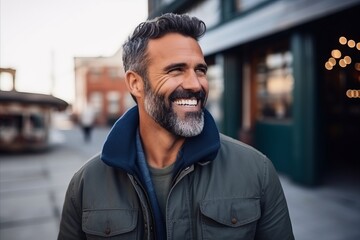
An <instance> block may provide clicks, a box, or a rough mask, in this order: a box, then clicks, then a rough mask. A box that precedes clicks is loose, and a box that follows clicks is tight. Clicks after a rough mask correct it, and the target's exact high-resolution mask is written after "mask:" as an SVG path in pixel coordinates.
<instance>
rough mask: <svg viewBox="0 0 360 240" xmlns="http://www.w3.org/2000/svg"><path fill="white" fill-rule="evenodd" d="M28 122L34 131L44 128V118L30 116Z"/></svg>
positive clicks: (35, 115)
mask: <svg viewBox="0 0 360 240" xmlns="http://www.w3.org/2000/svg"><path fill="white" fill-rule="evenodd" d="M30 122H31V125H32V126H33V128H34V129H42V128H44V127H45V124H44V117H43V116H41V115H37V114H32V115H30Z"/></svg>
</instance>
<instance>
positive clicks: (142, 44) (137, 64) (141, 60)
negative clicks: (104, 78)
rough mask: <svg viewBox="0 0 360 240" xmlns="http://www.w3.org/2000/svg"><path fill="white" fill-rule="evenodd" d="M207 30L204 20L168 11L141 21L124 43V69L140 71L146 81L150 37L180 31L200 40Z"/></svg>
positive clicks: (154, 37)
mask: <svg viewBox="0 0 360 240" xmlns="http://www.w3.org/2000/svg"><path fill="white" fill-rule="evenodd" d="M205 31H206V25H205V23H204V22H203V21H201V20H199V19H198V18H196V17H190V16H188V15H186V14H182V15H178V14H174V13H166V14H163V15H161V16H159V17H157V18H154V19H152V20H147V21H145V22H143V23H140V24H139V25H138V26H137V27H136V28H135V30H134V32H133V33H132V35H130V36H129V38H128V39H127V41H126V42H125V43H124V44H123V56H122V58H123V64H124V70H125V72H126V71H128V70H132V71H134V72H136V73H138V74H139V75H140V76H141V77H142V78H143V79H144V81H145V79H147V65H148V63H149V58H148V56H147V51H146V50H147V45H148V42H149V40H150V39H156V38H160V37H162V36H164V35H165V34H167V33H179V34H182V35H184V36H187V37H192V38H193V39H195V40H196V41H198V40H199V38H200V37H202V36H203V35H204V34H205ZM145 84H146V83H145Z"/></svg>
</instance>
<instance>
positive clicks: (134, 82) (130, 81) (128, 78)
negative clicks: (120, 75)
mask: <svg viewBox="0 0 360 240" xmlns="http://www.w3.org/2000/svg"><path fill="white" fill-rule="evenodd" d="M125 82H126V86H127V88H128V90H129V92H130V93H131V95H133V96H134V97H136V98H139V97H141V96H142V92H143V90H144V82H143V80H142V78H141V77H140V75H139V74H137V73H136V72H133V71H127V72H126V73H125Z"/></svg>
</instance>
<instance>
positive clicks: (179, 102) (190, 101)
mask: <svg viewBox="0 0 360 240" xmlns="http://www.w3.org/2000/svg"><path fill="white" fill-rule="evenodd" d="M174 103H175V104H177V105H180V106H196V105H197V100H196V99H179V100H176V101H174Z"/></svg>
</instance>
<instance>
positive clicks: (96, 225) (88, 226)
mask: <svg viewBox="0 0 360 240" xmlns="http://www.w3.org/2000/svg"><path fill="white" fill-rule="evenodd" d="M137 217H138V210H137V209H100V210H85V211H83V216H82V220H83V221H82V222H83V223H82V229H83V231H84V232H85V233H88V234H93V235H97V236H102V237H111V236H115V235H118V234H123V233H127V232H130V231H132V230H134V229H135V227H136V223H137Z"/></svg>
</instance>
